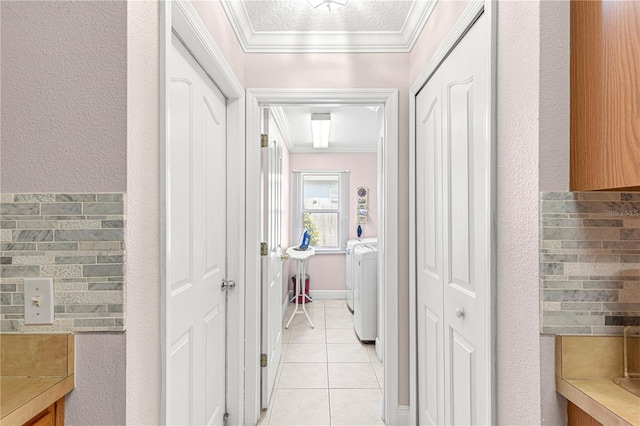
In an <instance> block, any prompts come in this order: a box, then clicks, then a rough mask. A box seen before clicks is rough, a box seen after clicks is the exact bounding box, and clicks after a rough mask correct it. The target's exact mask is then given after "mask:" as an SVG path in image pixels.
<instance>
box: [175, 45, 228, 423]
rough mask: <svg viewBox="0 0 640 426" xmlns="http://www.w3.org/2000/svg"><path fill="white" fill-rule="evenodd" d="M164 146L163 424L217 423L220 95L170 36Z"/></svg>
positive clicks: (220, 372)
mask: <svg viewBox="0 0 640 426" xmlns="http://www.w3.org/2000/svg"><path fill="white" fill-rule="evenodd" d="M170 67H171V94H170V117H169V119H170V135H169V138H168V142H167V146H166V166H165V167H166V171H165V172H166V177H165V179H166V222H167V223H166V226H167V235H166V267H167V269H166V280H167V287H168V288H167V295H166V303H167V306H166V310H167V315H168V318H167V329H166V333H167V335H166V345H167V354H166V356H167V362H166V367H167V378H166V381H167V383H166V393H167V394H166V397H167V406H166V410H167V412H166V421H167V423H168V424H174V425H196V424H197V425H204V424H206V425H212V424H214V425H221V424H222V422H223V416H224V407H225V319H224V316H225V298H224V296H225V293H224V292H223V291H221V283H222V280H223V279H224V278H225V273H226V271H225V263H226V255H227V251H226V213H225V212H226V207H225V205H226V129H225V122H226V114H225V111H226V107H225V103H226V101H225V98H224V97H223V95H222V93H220V91H219V90H218V89H217V88H216V87H215V85H214V84H213V82H212V81H211V80H210V79H209V77H208V76H207V75H206V74H205V72H204V70H203V69H202V68H201V67H200V66H199V65H198V63H197V62H196V61H195V59H194V58H193V57H192V56H191V54H190V53H189V52H188V51H187V49H186V48H185V47H184V45H183V44H182V43H181V42H180V40H178V39H177V38H176V36H175V35H174V36H172V46H171V52H170Z"/></svg>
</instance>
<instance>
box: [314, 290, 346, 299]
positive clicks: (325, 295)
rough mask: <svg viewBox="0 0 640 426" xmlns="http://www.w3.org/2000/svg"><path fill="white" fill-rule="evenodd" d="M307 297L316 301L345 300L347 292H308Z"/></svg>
mask: <svg viewBox="0 0 640 426" xmlns="http://www.w3.org/2000/svg"><path fill="white" fill-rule="evenodd" d="M309 296H311V298H312V299H317V300H342V299H344V300H347V290H309Z"/></svg>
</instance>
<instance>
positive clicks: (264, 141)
mask: <svg viewBox="0 0 640 426" xmlns="http://www.w3.org/2000/svg"><path fill="white" fill-rule="evenodd" d="M268 146H269V135H265V134H264V133H263V134H261V135H260V147H261V148H266V147H268Z"/></svg>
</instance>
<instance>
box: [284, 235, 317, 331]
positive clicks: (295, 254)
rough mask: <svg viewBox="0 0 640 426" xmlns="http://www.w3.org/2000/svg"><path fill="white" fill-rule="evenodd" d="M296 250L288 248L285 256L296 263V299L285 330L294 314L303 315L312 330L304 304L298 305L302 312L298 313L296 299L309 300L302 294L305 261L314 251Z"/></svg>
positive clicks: (311, 248) (311, 249) (304, 281)
mask: <svg viewBox="0 0 640 426" xmlns="http://www.w3.org/2000/svg"><path fill="white" fill-rule="evenodd" d="M296 248H297V246H296V247H289V248H288V249H287V255H288V256H289V257H290V258H291V259H293V260H295V262H296V288H295V289H294V291H293V293H294V296H293V298H294V299H296V308H295V309H294V310H293V313H292V314H291V318H289V322H287V326H286V327H285V328H289V325H291V321H293V317H295V316H296V314H300V313H303V314H304V315H305V316H306V317H307V321H309V325H310V326H311V328H314V327H313V323H312V322H311V318H309V314H308V313H307V308H305V305H306V303H300V305H302V311H298V298H299V297H300V296H302V297H306V298H307V299H309V300H311V298H310V297H309V296H307V295H306V294H305V292H304V286H305V283H306V280H305V276H306V270H307V259H309V258H310V257H311V256H313V255H315V254H316V251H315V249H314V248H313V247H309V248H308V249H307V250H296Z"/></svg>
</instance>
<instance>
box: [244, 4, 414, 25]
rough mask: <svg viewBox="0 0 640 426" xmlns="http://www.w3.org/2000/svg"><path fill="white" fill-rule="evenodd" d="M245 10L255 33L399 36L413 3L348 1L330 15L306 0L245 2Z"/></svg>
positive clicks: (322, 8) (324, 9)
mask: <svg viewBox="0 0 640 426" xmlns="http://www.w3.org/2000/svg"><path fill="white" fill-rule="evenodd" d="M244 6H245V9H246V11H247V16H248V17H249V21H251V26H252V27H253V30H254V31H256V32H264V31H303V32H309V31H354V32H360V31H382V32H400V31H402V29H403V27H404V23H405V21H406V20H407V15H408V13H409V11H410V10H411V7H412V6H413V2H412V1H371V0H350V1H349V2H348V3H347V5H346V6H345V7H342V8H339V9H336V10H333V11H329V10H328V9H327V8H326V7H323V6H320V7H318V8H317V9H314V8H313V7H312V6H311V5H310V4H309V2H307V1H306V0H296V1H290V0H284V1H283V0H266V1H265V0H261V1H245V2H244Z"/></svg>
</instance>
